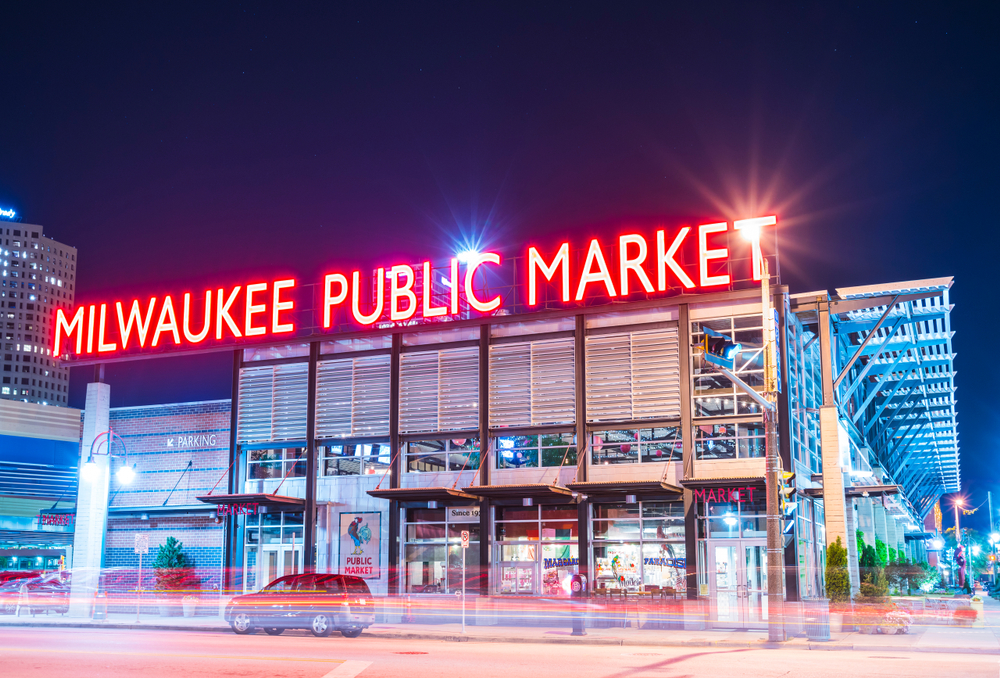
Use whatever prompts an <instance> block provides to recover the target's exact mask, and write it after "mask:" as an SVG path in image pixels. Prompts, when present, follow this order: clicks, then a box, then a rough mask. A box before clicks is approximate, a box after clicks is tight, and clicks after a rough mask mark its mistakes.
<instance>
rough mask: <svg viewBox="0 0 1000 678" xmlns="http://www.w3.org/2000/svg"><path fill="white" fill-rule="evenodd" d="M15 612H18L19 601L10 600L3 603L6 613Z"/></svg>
mask: <svg viewBox="0 0 1000 678" xmlns="http://www.w3.org/2000/svg"><path fill="white" fill-rule="evenodd" d="M15 612H17V603H9V602H8V603H4V604H3V613H4V614H14V613H15Z"/></svg>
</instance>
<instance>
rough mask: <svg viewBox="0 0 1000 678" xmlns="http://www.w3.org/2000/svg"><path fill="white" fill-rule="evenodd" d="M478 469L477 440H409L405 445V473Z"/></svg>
mask: <svg viewBox="0 0 1000 678" xmlns="http://www.w3.org/2000/svg"><path fill="white" fill-rule="evenodd" d="M478 468H479V438H445V439H438V440H411V441H409V442H407V443H406V471H407V472H409V473H443V472H446V471H463V470H468V469H473V470H475V469H478Z"/></svg>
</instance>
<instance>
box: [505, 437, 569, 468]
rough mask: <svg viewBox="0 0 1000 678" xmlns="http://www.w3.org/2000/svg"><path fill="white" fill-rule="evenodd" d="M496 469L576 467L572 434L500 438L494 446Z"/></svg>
mask: <svg viewBox="0 0 1000 678" xmlns="http://www.w3.org/2000/svg"><path fill="white" fill-rule="evenodd" d="M494 449H495V456H496V466H497V468H539V467H543V466H576V436H575V435H573V434H572V433H542V434H537V435H524V436H504V437H500V438H497V439H496V444H495V446H494Z"/></svg>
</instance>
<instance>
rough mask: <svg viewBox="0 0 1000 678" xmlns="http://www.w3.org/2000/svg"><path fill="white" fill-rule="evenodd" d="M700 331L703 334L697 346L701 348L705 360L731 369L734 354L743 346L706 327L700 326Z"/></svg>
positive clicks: (734, 358) (734, 357)
mask: <svg viewBox="0 0 1000 678" xmlns="http://www.w3.org/2000/svg"><path fill="white" fill-rule="evenodd" d="M702 331H703V332H704V333H705V334H704V336H703V337H702V339H701V345H700V346H699V348H701V350H702V353H703V354H704V356H705V361H706V362H708V363H710V364H712V365H717V366H719V367H724V368H726V369H727V370H731V369H733V366H734V363H735V360H736V354H737V353H739V352H740V351H742V350H743V347H742V346H741V345H740V344H738V343H736V342H734V341H732V340H730V339H729V337H726V336H725V335H722V334H719V333H718V332H716V331H714V330H710V329H709V328H707V327H704V328H702Z"/></svg>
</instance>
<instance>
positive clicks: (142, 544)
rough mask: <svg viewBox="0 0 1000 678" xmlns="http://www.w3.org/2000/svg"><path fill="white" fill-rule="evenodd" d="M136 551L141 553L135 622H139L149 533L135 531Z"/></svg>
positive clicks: (136, 587) (136, 585)
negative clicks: (143, 558) (143, 570)
mask: <svg viewBox="0 0 1000 678" xmlns="http://www.w3.org/2000/svg"><path fill="white" fill-rule="evenodd" d="M135 552H136V553H137V554H138V555H139V572H138V576H137V577H136V580H135V623H136V624H138V623H139V608H140V607H141V606H142V557H143V556H144V555H146V554H147V553H149V535H148V534H142V533H141V532H136V533H135Z"/></svg>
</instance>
